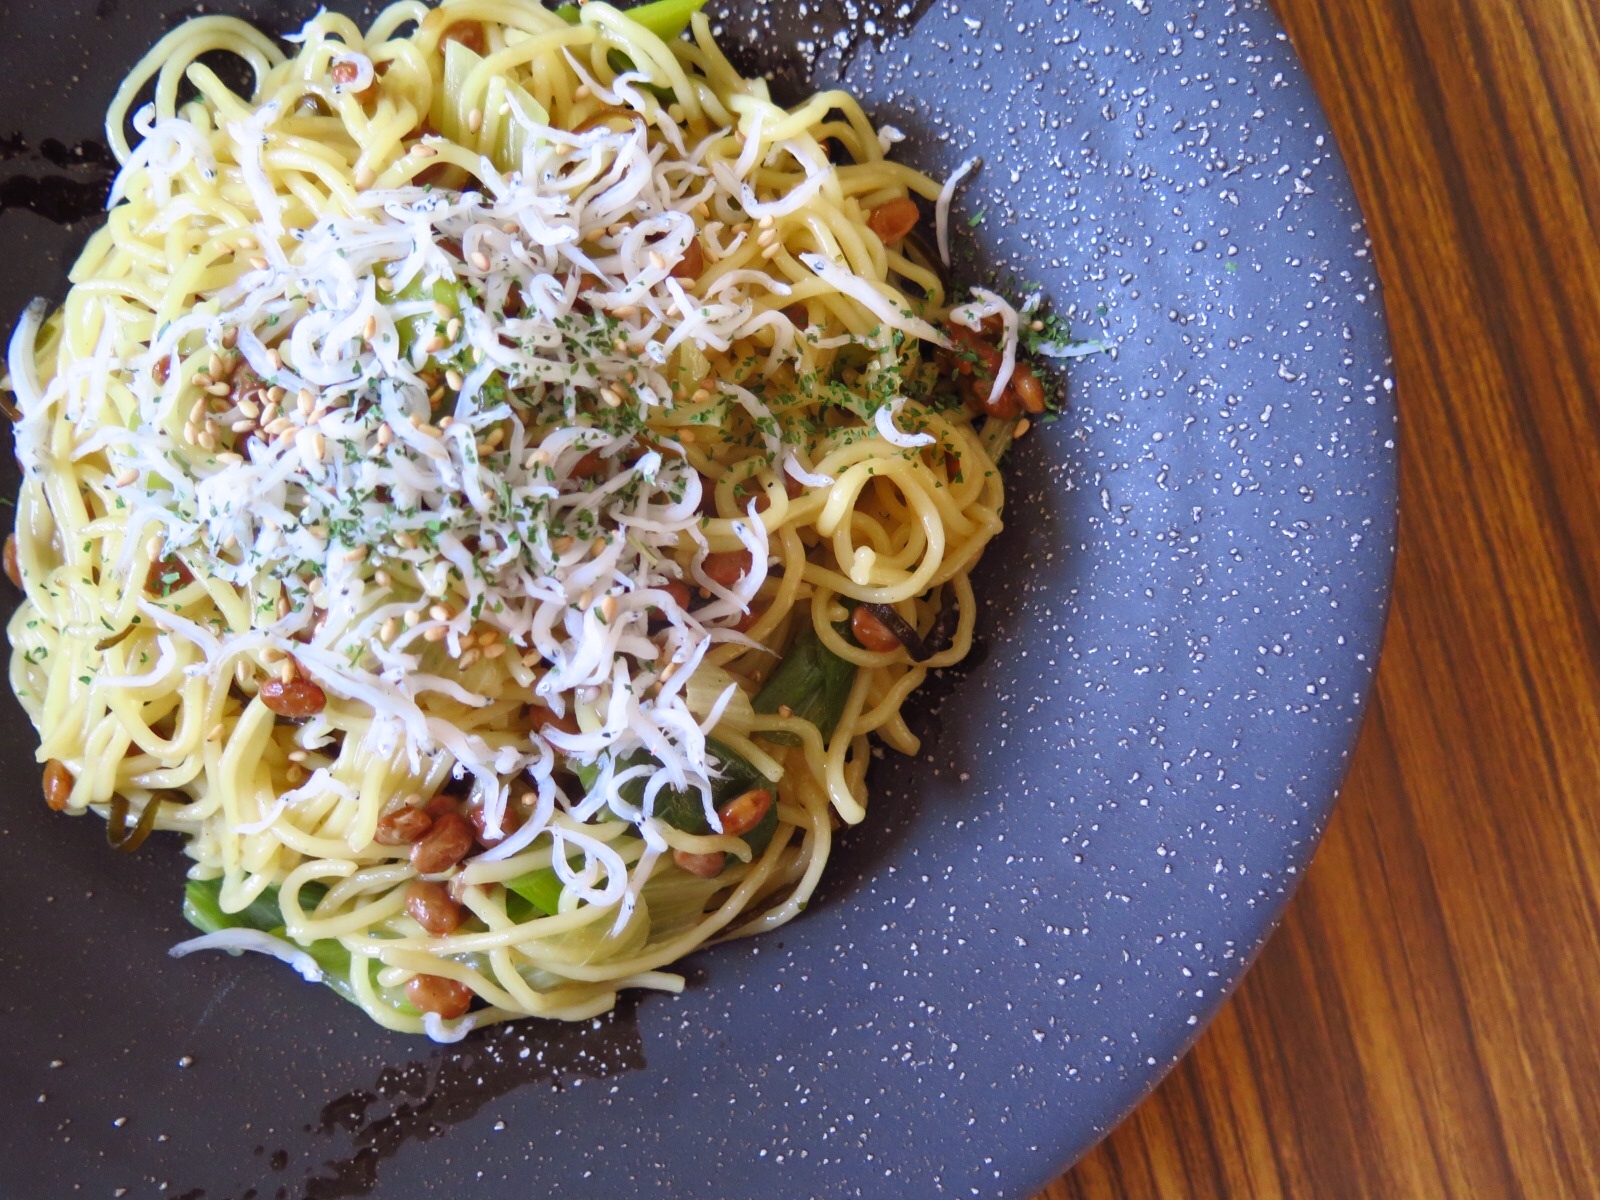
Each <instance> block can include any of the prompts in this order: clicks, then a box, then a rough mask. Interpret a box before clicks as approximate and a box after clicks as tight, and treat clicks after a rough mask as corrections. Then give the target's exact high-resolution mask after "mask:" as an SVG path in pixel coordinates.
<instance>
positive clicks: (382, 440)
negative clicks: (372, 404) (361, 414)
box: [378, 421, 394, 446]
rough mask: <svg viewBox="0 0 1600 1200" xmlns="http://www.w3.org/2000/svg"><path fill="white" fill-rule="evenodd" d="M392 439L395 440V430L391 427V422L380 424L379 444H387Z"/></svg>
mask: <svg viewBox="0 0 1600 1200" xmlns="http://www.w3.org/2000/svg"><path fill="white" fill-rule="evenodd" d="M392 441H394V430H392V429H390V428H389V422H387V421H385V422H384V423H383V424H381V425H379V426H378V445H380V446H387V445H388V444H389V443H390V442H392Z"/></svg>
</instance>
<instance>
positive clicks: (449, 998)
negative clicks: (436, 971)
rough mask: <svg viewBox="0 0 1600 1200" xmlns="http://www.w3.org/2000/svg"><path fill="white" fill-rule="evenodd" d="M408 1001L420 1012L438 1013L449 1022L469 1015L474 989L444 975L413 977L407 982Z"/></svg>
mask: <svg viewBox="0 0 1600 1200" xmlns="http://www.w3.org/2000/svg"><path fill="white" fill-rule="evenodd" d="M406 999H407V1000H409V1001H411V1005H412V1007H413V1008H415V1009H416V1010H417V1011H418V1012H425V1013H437V1014H438V1015H439V1016H441V1017H443V1018H444V1019H445V1020H447V1021H453V1020H454V1019H455V1018H457V1017H464V1016H466V1015H467V1010H468V1009H469V1008H471V1007H472V989H471V988H469V987H468V986H467V985H466V984H464V983H462V982H460V981H459V980H455V979H446V978H445V977H444V976H443V975H413V976H412V977H411V978H410V979H408V980H406Z"/></svg>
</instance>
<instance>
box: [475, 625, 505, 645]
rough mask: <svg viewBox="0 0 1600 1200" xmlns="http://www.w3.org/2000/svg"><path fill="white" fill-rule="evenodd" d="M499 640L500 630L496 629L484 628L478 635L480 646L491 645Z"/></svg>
mask: <svg viewBox="0 0 1600 1200" xmlns="http://www.w3.org/2000/svg"><path fill="white" fill-rule="evenodd" d="M499 640H500V631H499V630H498V629H486V630H484V631H483V632H482V633H480V634H479V635H478V645H480V646H492V645H494V644H495V643H496V642H498V641H499Z"/></svg>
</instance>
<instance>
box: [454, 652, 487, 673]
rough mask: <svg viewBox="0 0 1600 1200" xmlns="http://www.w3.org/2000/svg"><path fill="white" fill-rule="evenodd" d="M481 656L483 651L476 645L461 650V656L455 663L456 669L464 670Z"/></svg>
mask: <svg viewBox="0 0 1600 1200" xmlns="http://www.w3.org/2000/svg"><path fill="white" fill-rule="evenodd" d="M482 657H483V651H482V650H479V649H478V648H477V647H476V646H474V647H473V648H472V649H470V650H463V651H462V652H461V658H460V660H459V661H458V662H457V663H456V666H457V668H458V669H460V670H462V671H465V670H466V669H467V668H468V667H470V666H471V665H472V664H473V663H475V662H477V661H478V659H480V658H482Z"/></svg>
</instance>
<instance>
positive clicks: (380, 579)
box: [372, 567, 394, 588]
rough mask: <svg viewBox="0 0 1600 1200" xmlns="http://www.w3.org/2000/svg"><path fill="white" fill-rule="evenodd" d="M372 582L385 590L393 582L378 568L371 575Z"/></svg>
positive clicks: (385, 572) (387, 574)
mask: <svg viewBox="0 0 1600 1200" xmlns="http://www.w3.org/2000/svg"><path fill="white" fill-rule="evenodd" d="M372 582H373V583H375V584H377V585H378V586H379V587H382V588H386V587H388V586H389V585H390V584H391V583H393V582H394V578H393V576H391V575H390V574H389V572H387V571H385V570H384V569H383V568H382V567H379V568H378V569H377V570H376V571H374V572H373V573H372Z"/></svg>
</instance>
